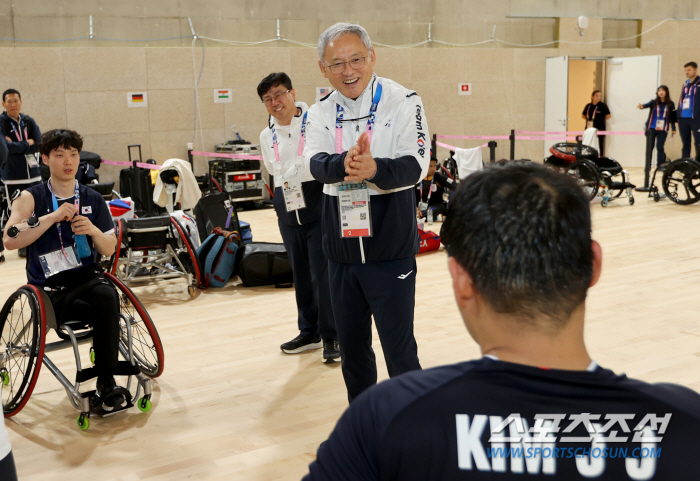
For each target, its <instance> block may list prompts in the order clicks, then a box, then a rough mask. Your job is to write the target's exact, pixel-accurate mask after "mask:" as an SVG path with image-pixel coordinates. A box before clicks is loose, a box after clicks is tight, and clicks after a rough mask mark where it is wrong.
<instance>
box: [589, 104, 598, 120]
mask: <svg viewBox="0 0 700 481" xmlns="http://www.w3.org/2000/svg"><path fill="white" fill-rule="evenodd" d="M592 106H593V104H589V105H588V112H587V114H588V116H589V117H590V120H595V113H596V112H597V111H598V106H597V105H596V106H595V109H593V115H590V114H591V107H592Z"/></svg>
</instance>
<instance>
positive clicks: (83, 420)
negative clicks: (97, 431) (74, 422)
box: [78, 414, 90, 431]
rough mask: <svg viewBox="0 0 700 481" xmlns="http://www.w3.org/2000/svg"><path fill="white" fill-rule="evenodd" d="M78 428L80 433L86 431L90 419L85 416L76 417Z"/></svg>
mask: <svg viewBox="0 0 700 481" xmlns="http://www.w3.org/2000/svg"><path fill="white" fill-rule="evenodd" d="M78 427H79V428H80V429H81V431H87V429H88V428H89V427H90V418H89V417H87V415H85V414H81V415H80V416H78Z"/></svg>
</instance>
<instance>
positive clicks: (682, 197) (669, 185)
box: [661, 159, 700, 205]
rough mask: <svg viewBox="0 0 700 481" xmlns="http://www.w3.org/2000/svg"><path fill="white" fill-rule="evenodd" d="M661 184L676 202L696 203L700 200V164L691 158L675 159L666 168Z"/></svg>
mask: <svg viewBox="0 0 700 481" xmlns="http://www.w3.org/2000/svg"><path fill="white" fill-rule="evenodd" d="M661 185H662V186H663V189H664V193H666V196H667V197H668V198H669V199H671V200H672V201H673V202H675V203H676V204H681V205H689V204H694V203H695V202H697V201H698V200H700V193H698V191H699V190H700V164H698V163H697V162H696V161H694V160H689V159H678V160H674V161H673V162H671V164H670V165H669V166H668V167H667V168H666V171H665V172H664V176H663V178H662V181H661Z"/></svg>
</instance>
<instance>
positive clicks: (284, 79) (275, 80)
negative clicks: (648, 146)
mask: <svg viewBox="0 0 700 481" xmlns="http://www.w3.org/2000/svg"><path fill="white" fill-rule="evenodd" d="M278 85H284V87H285V88H286V89H287V90H292V88H293V87H292V79H290V78H289V75H287V74H286V73H284V72H276V73H271V74H270V75H268V76H267V77H265V78H264V79H262V80H261V81H260V83H259V84H258V97H260V100H262V96H263V95H265V94H266V93H267V92H268V90H270V89H271V88H272V87H277V86H278Z"/></svg>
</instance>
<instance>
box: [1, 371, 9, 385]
mask: <svg viewBox="0 0 700 481" xmlns="http://www.w3.org/2000/svg"><path fill="white" fill-rule="evenodd" d="M0 380H2V385H3V386H7V385H8V384H10V373H8V372H7V371H3V372H2V373H0Z"/></svg>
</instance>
